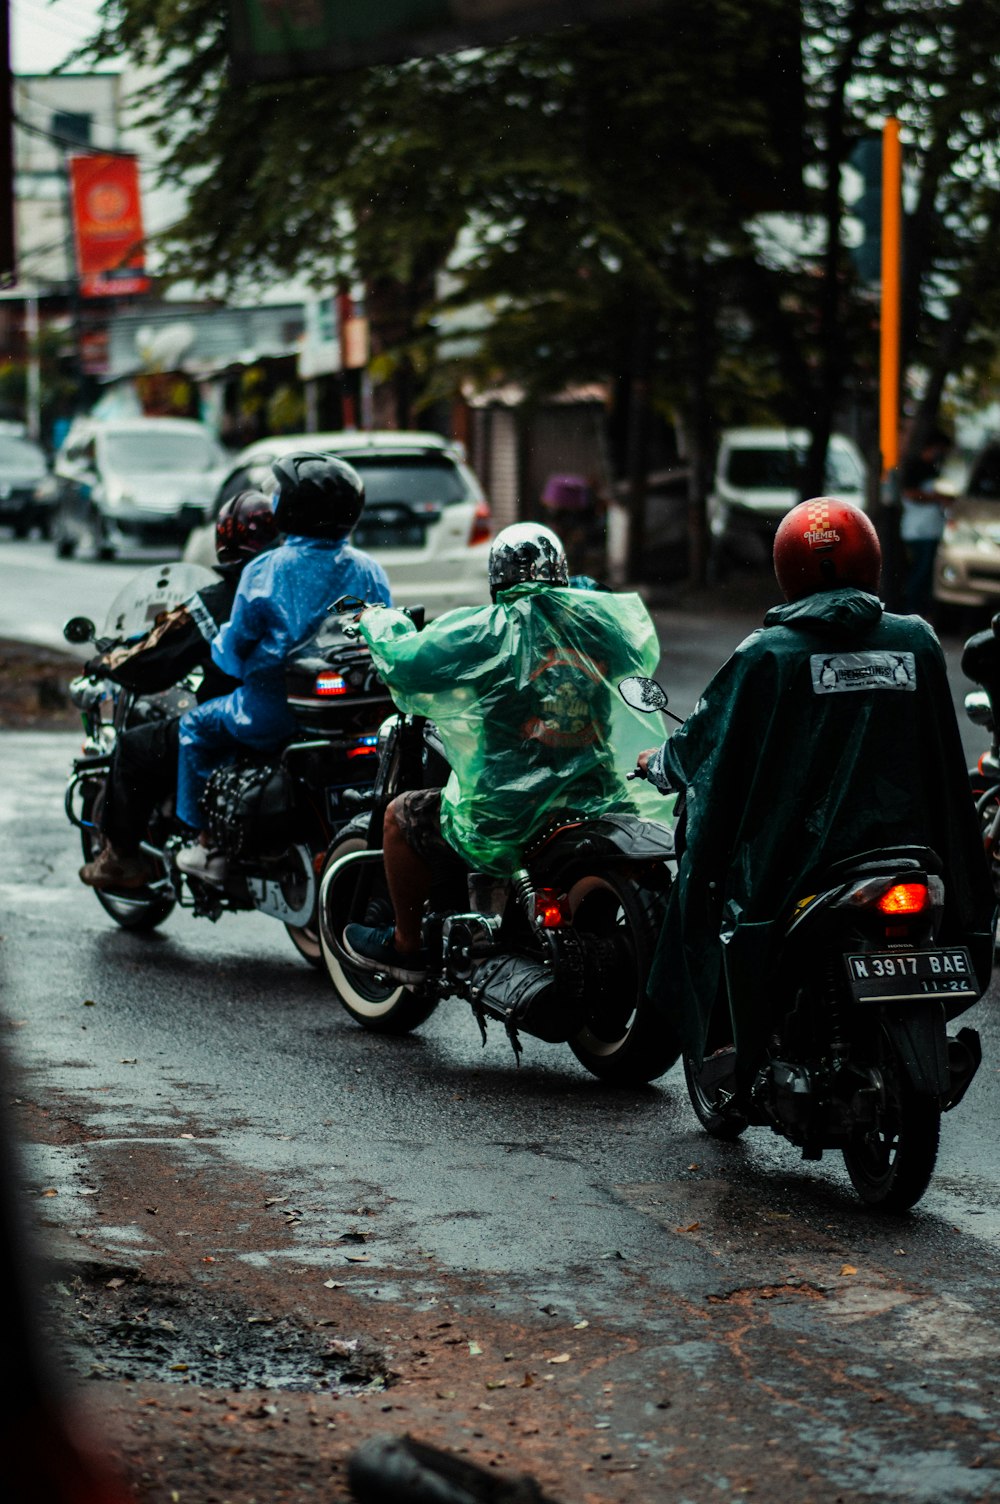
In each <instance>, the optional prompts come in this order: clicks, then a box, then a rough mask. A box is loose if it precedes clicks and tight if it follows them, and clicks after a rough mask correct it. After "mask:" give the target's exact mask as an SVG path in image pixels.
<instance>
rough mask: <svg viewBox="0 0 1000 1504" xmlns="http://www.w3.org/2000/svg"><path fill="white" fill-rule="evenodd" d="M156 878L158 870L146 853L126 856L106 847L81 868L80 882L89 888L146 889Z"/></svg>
mask: <svg viewBox="0 0 1000 1504" xmlns="http://www.w3.org/2000/svg"><path fill="white" fill-rule="evenodd" d="M155 878H156V868H155V867H154V865H153V863H152V862H151V861H150V859H149V857H148V856H146V854H145V852H142V851H137V852H136V853H135V855H134V856H124V855H122V854H121V853H119V852H117V851H115V849H114V847H113V846H105V847H104V849H103V850H102V851H101V852H99V854H98V855H97V856H96V857H95V858H94V860H93V861H92V862H88V863H87V865H86V866H85V867H81V868H80V881H81V882H82V883H86V884H87V887H88V888H126V889H129V888H146V887H148V886H149V884H150V883H151V882H153V881H154V879H155Z"/></svg>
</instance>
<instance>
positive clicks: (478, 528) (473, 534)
mask: <svg viewBox="0 0 1000 1504" xmlns="http://www.w3.org/2000/svg"><path fill="white" fill-rule="evenodd" d="M492 537H493V519H492V517H491V516H490V509H489V507H488V506H487V505H486V503H485V501H480V502H478V503H477V504H476V515H475V516H474V517H473V519H472V527H471V529H470V530H469V547H470V548H471V547H472V545H473V544H474V543H489V541H490V539H491V538H492Z"/></svg>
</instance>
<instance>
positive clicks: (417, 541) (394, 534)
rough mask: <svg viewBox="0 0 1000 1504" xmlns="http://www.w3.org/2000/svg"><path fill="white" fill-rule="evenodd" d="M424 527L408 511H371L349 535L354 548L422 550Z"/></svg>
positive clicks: (424, 535)
mask: <svg viewBox="0 0 1000 1504" xmlns="http://www.w3.org/2000/svg"><path fill="white" fill-rule="evenodd" d="M425 538H426V530H425V525H424V523H423V522H422V521H420V519H419V518H415V517H414V515H413V513H412V512H410V511H403V510H402V509H401V510H399V511H390V510H388V509H383V510H382V511H374V510H373V511H372V512H370V513H369V514H368V515H366V516H364V517H362V519H361V521H360V522H359V523H358V525H357V527H356V528H355V529H354V532H353V534H352V535H351V542H352V543H353V544H354V546H355V548H365V549H368V548H373V549H375V550H376V551H378V550H379V549H382V548H423V546H424V542H425Z"/></svg>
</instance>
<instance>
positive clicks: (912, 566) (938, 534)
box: [899, 428, 951, 619]
mask: <svg viewBox="0 0 1000 1504" xmlns="http://www.w3.org/2000/svg"><path fill="white" fill-rule="evenodd" d="M950 448H951V440H950V438H949V437H948V435H947V434H946V433H944V432H942V430H941V429H939V428H935V429H932V430H931V432H930V433H929V434H928V435H927V438H926V439H925V440H924V442H923V444H922V445H921V448H920V453H919V454H918V455H917V456H916V457H915V458H914V459H912V460H909V461H908V462H907V463H906V464H904V466H903V473H902V506H903V513H902V517H901V518H900V523H899V536H900V540H901V541H902V544H903V549H904V553H905V556H906V579H905V582H904V585H903V610H904V612H906V614H907V615H909V616H923V617H925V618H928V619H929V617H930V614H931V609H932V594H933V586H934V560H935V557H936V555H937V550H938V544H939V543H940V541H941V538H942V535H943V534H944V522H945V514H944V508H945V507H946V506H947V504H948V502H949V500H950V497H948V496H946V495H944V493H943V492H941V491H939V490H938V478H939V476H940V474H941V467H942V466H943V464H944V462H945V460H946V459H947V457H948V451H949V449H950Z"/></svg>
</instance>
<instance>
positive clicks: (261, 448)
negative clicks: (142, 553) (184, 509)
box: [184, 431, 492, 617]
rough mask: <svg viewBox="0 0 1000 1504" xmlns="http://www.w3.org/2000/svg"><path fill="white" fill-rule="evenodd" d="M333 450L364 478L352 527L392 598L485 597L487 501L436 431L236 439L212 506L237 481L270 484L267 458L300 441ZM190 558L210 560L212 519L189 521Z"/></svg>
mask: <svg viewBox="0 0 1000 1504" xmlns="http://www.w3.org/2000/svg"><path fill="white" fill-rule="evenodd" d="M304 449H308V450H312V451H313V452H315V453H319V454H331V455H335V456H336V457H337V458H338V459H342V460H346V461H347V463H348V464H350V465H353V466H354V468H355V470H357V472H358V474H359V475H360V476H361V479H362V480H363V481H364V486H365V498H366V501H365V510H364V514H363V515H362V518H361V521H360V522H359V523H358V525H357V527H356V528H355V529H354V532H353V534H352V537H351V541H352V542H353V543H354V544H355V546H356V547H357V548H363V549H365V550H366V552H368V553H370V554H372V555H373V556H374V557H375V558H376V559H378V561H379V563H380V564H381V565H382V567H383V568H384V570H385V572H386V574H387V575H388V576H389V584H390V585H391V587H392V594H393V600H395V601H396V602H397V603H398V604H400V605H415V604H417V603H420V604H422V605H423V606H424V607H425V608H426V611H427V615H428V617H431V616H438V615H440V614H441V612H442V611H450V610H452V609H453V608H454V607H456V606H478V605H482V604H484V603H485V602H486V601H487V600H488V599H489V587H488V585H487V579H486V563H487V555H488V549H487V545H488V544H489V541H490V537H491V532H492V529H491V524H490V512H489V507H488V506H487V504H486V498H485V496H484V494H483V490H482V487H481V486H480V484H479V481H478V480H477V479H476V476H475V474H474V473H473V471H472V470H471V469H470V467H469V466H468V465H467V464H466V462H465V459H464V458H463V456H462V453H461V451H460V450H459V449H458V448H457V446H455V445H454V444H451V443H449V442H448V440H447V439H444V438H442V437H441V436H440V435H439V434H435V433H408V432H405V431H401V432H378V433H354V432H349V433H300V434H282V435H281V436H280V437H274V438H269V439H260V440H258V441H257V443H255V444H251V445H249V447H248V448H246V449H244V450H243V451H242V453H241V454H240V455H239V456H238V458H237V459H236V460H235V461H234V463H233V466H232V468H231V469H230V471H229V473H228V475H227V476H226V478H225V480H224V481H223V483H222V485H221V487H220V488H219V492H218V495H217V497H216V501H215V509H214V510H215V513H216V514H217V513H218V510H219V508H220V507H221V506H222V505H223V503H224V502H226V501H228V500H229V498H230V497H231V496H235V495H237V493H238V492H240V491H246V490H259V491H264V492H265V493H266V494H267V495H271V494H272V493H273V491H274V489H275V480H274V474H273V472H272V470H271V461H272V460H273V459H278V458H280V457H281V456H283V455H286V454H293V453H295V452H296V451H300V450H304ZM184 558H185V560H186V561H187V562H188V563H192V564H207V565H212V564H213V563H214V562H215V527H214V522H213V524H212V525H210V526H206V527H201V528H197V529H196V530H195V531H194V532H193V533H192V535H191V537H190V538H189V539H188V542H187V545H186V547H185V549H184Z"/></svg>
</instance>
